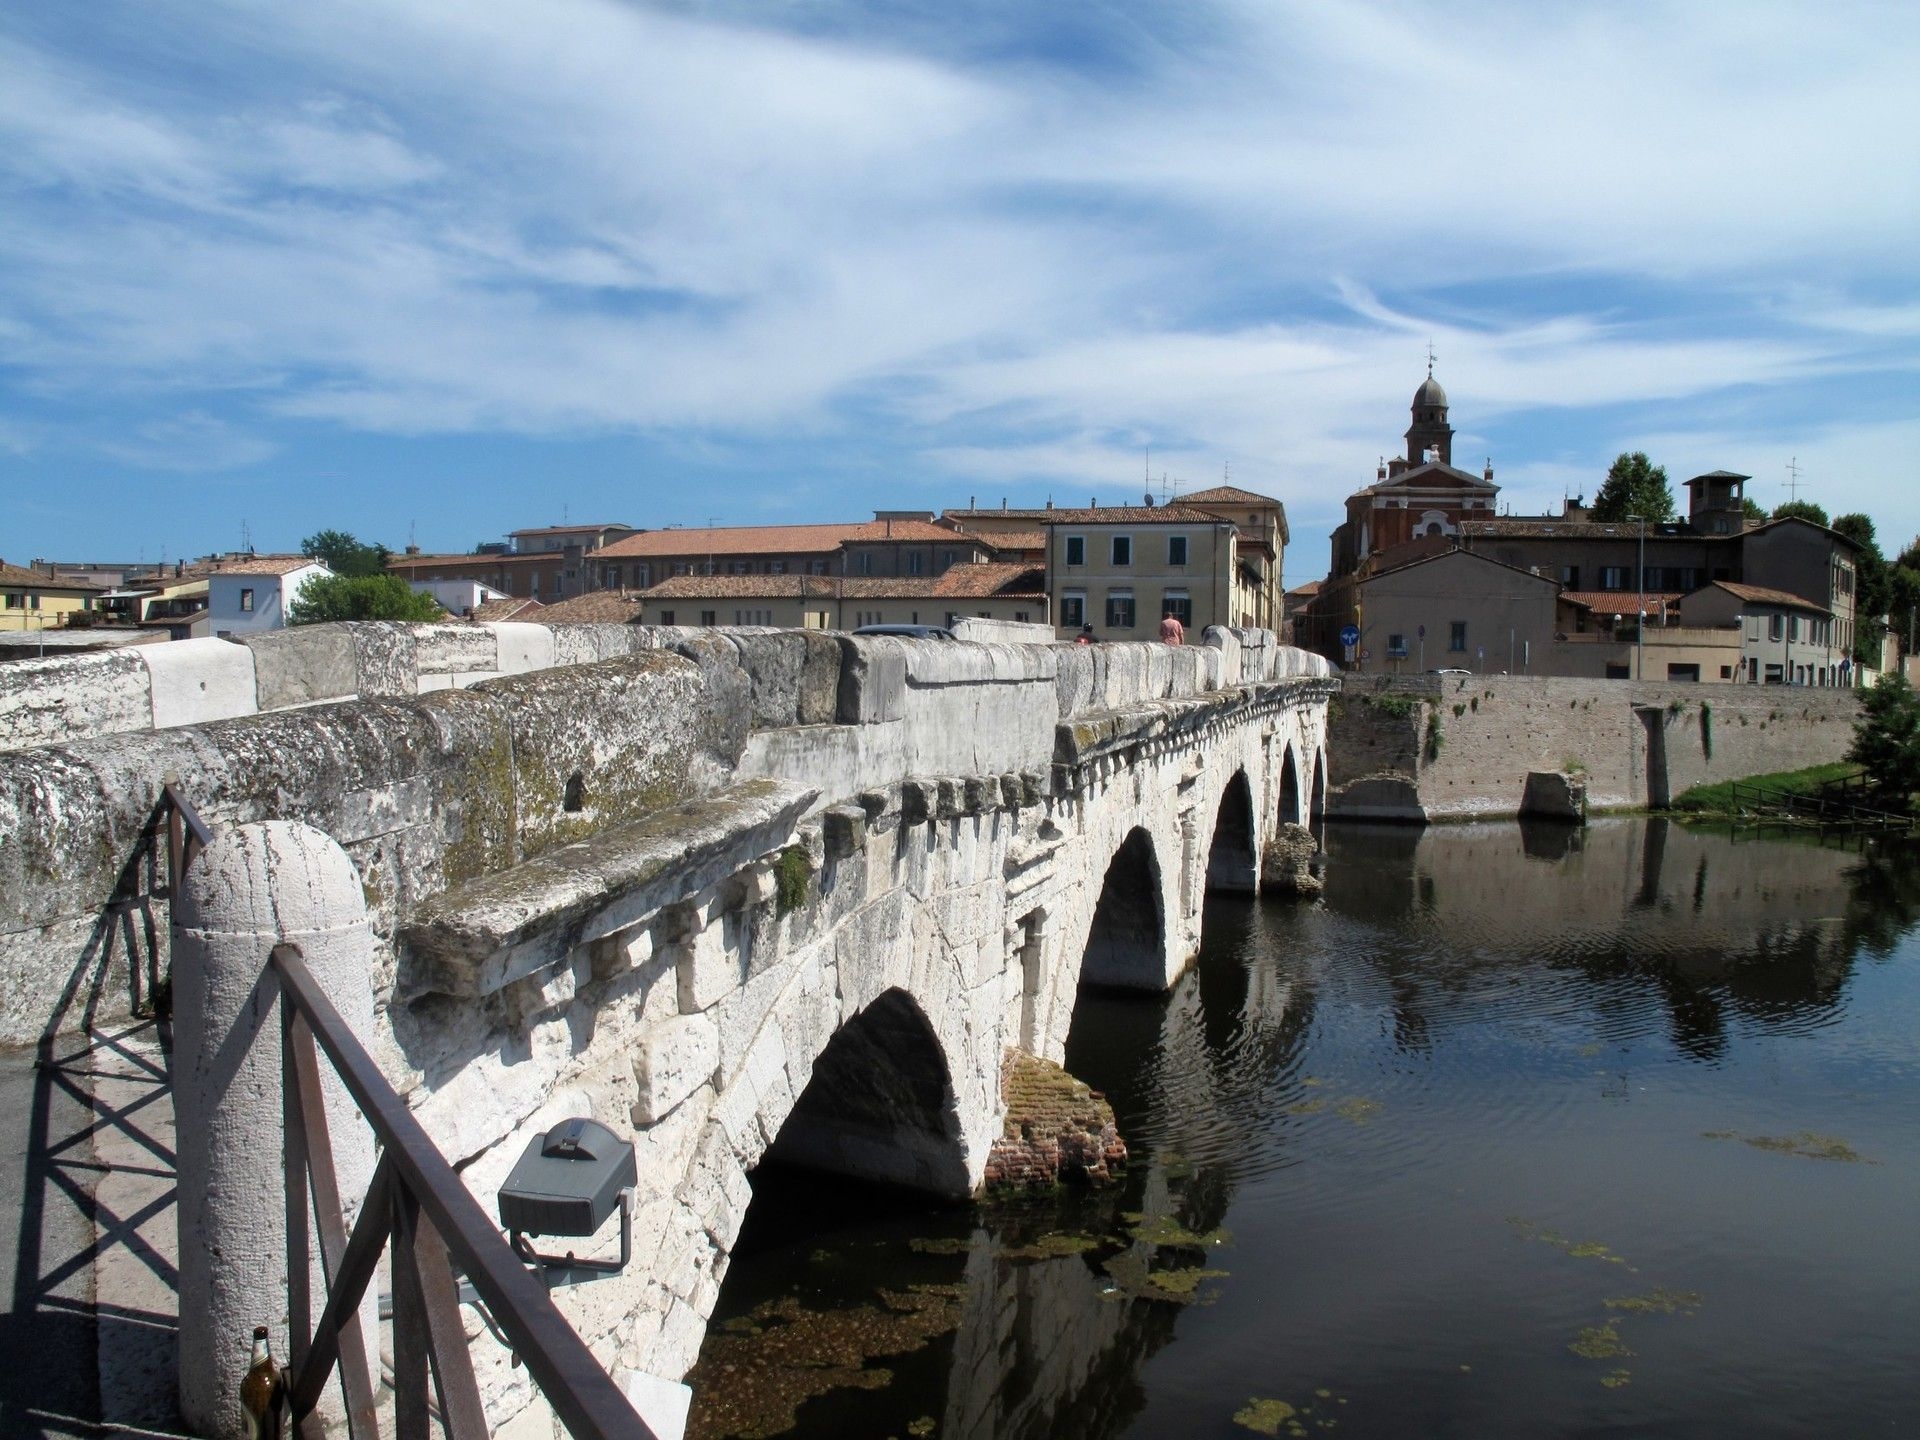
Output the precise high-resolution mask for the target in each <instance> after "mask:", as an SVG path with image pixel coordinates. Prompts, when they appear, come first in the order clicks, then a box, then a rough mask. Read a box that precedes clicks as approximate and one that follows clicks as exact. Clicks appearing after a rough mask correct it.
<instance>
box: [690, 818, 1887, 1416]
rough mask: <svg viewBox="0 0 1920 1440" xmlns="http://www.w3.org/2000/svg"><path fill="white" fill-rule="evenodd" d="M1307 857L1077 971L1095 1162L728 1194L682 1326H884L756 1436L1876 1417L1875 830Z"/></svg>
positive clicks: (1880, 951)
mask: <svg viewBox="0 0 1920 1440" xmlns="http://www.w3.org/2000/svg"><path fill="white" fill-rule="evenodd" d="M1326 843H1327V848H1328V852H1329V865H1328V871H1327V879H1328V887H1327V891H1326V894H1325V896H1324V898H1323V900H1322V901H1321V902H1320V903H1317V904H1312V905H1293V904H1278V903H1274V904H1261V903H1255V902H1248V901H1240V900H1234V899H1225V900H1222V901H1219V902H1216V903H1212V904H1210V907H1209V911H1208V916H1207V930H1206V936H1205V946H1204V951H1203V956H1202V961H1201V963H1200V965H1199V966H1198V967H1196V968H1195V969H1194V970H1192V971H1190V972H1189V973H1188V974H1187V975H1185V976H1184V977H1183V978H1182V979H1181V981H1180V982H1179V984H1178V985H1176V986H1175V987H1174V989H1173V990H1172V992H1171V993H1169V994H1168V995H1166V996H1162V997H1140V996H1116V995H1113V994H1110V993H1104V992H1093V991H1090V992H1087V993H1085V994H1083V995H1082V996H1081V997H1080V999H1079V1002H1078V1004H1077V1006H1076V1009H1075V1016H1074V1024H1073V1030H1072V1033H1071V1036H1070V1037H1069V1041H1068V1055H1067V1060H1068V1065H1069V1068H1070V1069H1072V1070H1073V1071H1074V1072H1075V1073H1076V1074H1078V1075H1080V1076H1081V1077H1082V1078H1084V1079H1087V1080H1088V1081H1089V1082H1091V1083H1092V1084H1094V1085H1095V1086H1097V1087H1099V1088H1101V1089H1103V1090H1105V1091H1106V1092H1107V1093H1108V1095H1109V1097H1110V1098H1111V1099H1112V1100H1113V1102H1114V1105H1115V1109H1116V1112H1117V1113H1118V1116H1119V1119H1120V1124H1121V1127H1122V1130H1123V1133H1125V1134H1126V1135H1127V1137H1128V1140H1129V1144H1130V1146H1131V1148H1132V1151H1133V1155H1134V1157H1135V1164H1134V1166H1133V1168H1132V1170H1131V1171H1130V1172H1129V1174H1128V1175H1127V1177H1126V1179H1125V1181H1124V1183H1123V1184H1122V1185H1120V1186H1118V1187H1115V1188H1112V1189H1109V1190H1105V1191H1099V1192H1092V1193H1067V1194H1064V1195H1060V1196H1054V1197H1047V1198H1044V1199H1036V1200H1031V1201H1028V1202H1025V1203H1023V1204H1021V1205H1018V1206H1011V1207H1009V1206H1000V1207H987V1208H971V1209H963V1210H961V1211H957V1212H955V1211H929V1210H926V1209H924V1208H919V1207H918V1206H917V1205H916V1204H913V1203H909V1202H903V1203H902V1208H899V1209H897V1210H891V1211H884V1212H882V1213H878V1214H876V1213H873V1212H872V1211H865V1212H860V1211H857V1210H856V1209H855V1208H854V1207H855V1206H856V1205H858V1204H859V1203H860V1202H861V1200H862V1199H863V1192H860V1191H850V1190H844V1189H835V1188H834V1187H832V1186H830V1185H827V1184H825V1183H824V1182H821V1181H819V1180H818V1179H816V1178H812V1177H793V1176H788V1177H786V1179H785V1180H784V1181H780V1182H778V1183H780V1184H786V1185H789V1186H798V1187H799V1188H798V1191H797V1193H798V1195H799V1196H800V1198H799V1199H798V1200H795V1199H794V1198H793V1193H794V1192H783V1191H781V1190H779V1189H778V1185H777V1184H776V1183H775V1181H774V1180H771V1179H770V1180H768V1181H766V1182H764V1183H767V1184H768V1185H769V1186H770V1187H772V1188H770V1189H769V1192H768V1193H769V1197H770V1198H771V1199H772V1200H773V1204H772V1205H770V1206H767V1207H764V1210H763V1206H762V1204H761V1202H760V1201H759V1200H756V1203H755V1207H754V1213H753V1215H751V1216H750V1218H749V1232H750V1233H749V1235H748V1236H746V1237H743V1242H744V1243H743V1247H742V1250H741V1253H740V1255H739V1257H738V1259H737V1260H736V1264H735V1268H734V1272H733V1274H732V1275H731V1276H730V1277H729V1279H728V1282H727V1286H726V1289H725V1290H724V1291H723V1294H722V1299H721V1311H720V1314H719V1315H718V1316H717V1317H716V1319H717V1321H718V1322H720V1323H725V1322H726V1321H727V1320H728V1319H729V1318H732V1317H745V1316H750V1315H752V1314H756V1313H765V1311H766V1307H768V1306H770V1305H775V1304H779V1303H784V1304H788V1305H792V1304H793V1303H794V1301H795V1300H796V1299H797V1300H798V1302H799V1304H800V1305H802V1306H804V1307H807V1309H808V1310H809V1311H813V1310H818V1311H822V1312H827V1313H830V1314H840V1315H844V1316H847V1317H850V1318H849V1320H848V1324H849V1326H850V1327H851V1331H852V1333H862V1334H882V1335H893V1336H894V1337H895V1338H892V1339H887V1340H883V1341H879V1342H876V1343H884V1344H890V1345H894V1346H896V1347H906V1348H900V1349H896V1351H895V1352H894V1353H882V1352H878V1351H874V1352H869V1353H867V1355H866V1358H865V1367H866V1368H865V1372H864V1375H863V1377H862V1378H861V1379H860V1380H859V1382H858V1383H853V1384H841V1385H840V1386H839V1388H835V1389H833V1390H832V1391H831V1392H830V1393H827V1394H821V1395H819V1396H818V1398H815V1399H811V1400H807V1401H806V1402H805V1403H802V1404H800V1405H799V1408H798V1410H797V1419H798V1423H797V1428H796V1429H795V1431H794V1432H793V1433H796V1434H803V1435H867V1434H873V1435H907V1434H919V1435H925V1434H939V1435H950V1436H963V1437H977V1440H986V1437H1028V1436H1031V1437H1040V1436H1050V1435H1074V1436H1116V1435H1121V1434H1129V1435H1135V1434H1138V1435H1155V1436H1178V1437H1182V1440H1185V1437H1188V1436H1190V1435H1192V1434H1193V1433H1194V1431H1195V1430H1196V1429H1198V1430H1199V1431H1200V1432H1202V1433H1213V1434H1222V1435H1226V1434H1232V1433H1237V1432H1236V1431H1235V1430H1234V1428H1233V1424H1232V1416H1233V1415H1234V1413H1235V1412H1236V1411H1237V1410H1238V1409H1239V1408H1240V1407H1241V1406H1243V1405H1245V1404H1246V1403H1247V1402H1248V1401H1249V1400H1250V1399H1269V1400H1273V1401H1278V1402H1282V1403H1283V1404H1284V1405H1291V1406H1293V1407H1294V1408H1295V1410H1296V1412H1297V1413H1298V1414H1299V1415H1300V1416H1302V1417H1304V1421H1303V1423H1304V1426H1305V1428H1307V1429H1309V1430H1310V1431H1311V1430H1313V1429H1316V1428H1327V1429H1331V1428H1332V1425H1331V1424H1323V1423H1322V1422H1324V1421H1332V1420H1334V1417H1335V1416H1336V1415H1337V1423H1338V1425H1339V1431H1338V1436H1339V1440H1347V1437H1351V1436H1367V1435H1381V1436H1389V1435H1404V1434H1411V1433H1440V1434H1474V1435H1514V1436H1520V1435H1537V1434H1555V1433H1557V1434H1576V1433H1596V1432H1598V1431H1600V1430H1638V1431H1641V1432H1645V1433H1687V1434H1689V1435H1727V1436H1733V1435H1740V1436H1742V1437H1746V1436H1750V1435H1756V1434H1774V1435H1781V1436H1786V1435H1795V1434H1801V1433H1809V1432H1810V1431H1812V1430H1816V1429H1821V1428H1825V1429H1837V1430H1839V1431H1841V1432H1844V1433H1858V1432H1863V1431H1865V1430H1868V1429H1872V1428H1875V1427H1876V1426H1877V1427H1879V1428H1883V1429H1884V1428H1886V1425H1887V1424H1888V1422H1889V1421H1890V1420H1892V1419H1894V1418H1896V1417H1898V1416H1900V1415H1902V1414H1905V1413H1907V1411H1908V1409H1909V1408H1910V1407H1907V1406H1906V1403H1905V1402H1906V1401H1907V1400H1908V1399H1909V1398H1910V1396H1911V1393H1912V1387H1911V1384H1910V1383H1909V1381H1908V1379H1907V1378H1906V1377H1907V1373H1908V1372H1907V1364H1908V1361H1907V1357H1908V1356H1909V1355H1910V1353H1911V1352H1912V1350H1913V1349H1914V1348H1915V1347H1916V1346H1920V1298H1916V1297H1917V1296H1920V1286H1916V1285H1915V1284H1914V1283H1913V1282H1914V1280H1915V1279H1916V1278H1920V1133H1916V1131H1917V1130H1920V1119H1917V1118H1916V1117H1920V1103H1916V1102H1917V1101H1920V1067H1916V1063H1915V1057H1914V1046H1913V1027H1912V1015H1913V1014H1914V1012H1915V1010H1916V1008H1920V950H1917V948H1916V944H1915V940H1914V931H1915V926H1916V923H1917V922H1920V866H1916V865H1915V864H1914V863H1913V859H1914V852H1913V851H1911V850H1897V849H1891V848H1885V847H1879V846H1866V847H1859V846H1855V847H1851V848H1849V847H1846V846H1840V845H1833V844H1827V845H1822V844H1819V843H1808V837H1790V838H1788V839H1785V840H1782V839H1779V838H1766V839H1762V838H1758V837H1755V836H1753V835H1751V834H1750V833H1747V832H1740V833H1736V834H1731V835H1730V834H1727V833H1724V832H1723V833H1713V832H1704V831H1698V830H1690V829H1687V828H1684V827H1681V826H1678V825H1673V824H1669V823H1666V822H1664V821H1658V820H1608V821H1603V822H1600V823H1597V824H1595V825H1593V826H1591V827H1589V828H1588V829H1586V830H1583V831H1582V830H1569V829H1550V830H1549V829H1534V828H1531V827H1529V828H1527V829H1522V828H1521V827H1518V826H1511V825H1508V826H1475V827H1446V828H1434V829H1429V830H1426V831H1410V830H1404V829H1379V830H1375V829H1364V828H1356V827H1350V826H1349V827H1335V828H1333V829H1331V830H1330V831H1329V833H1328V836H1327V842H1326ZM1796 1137H1797V1138H1796ZM1730 1139H1731V1140H1743V1141H1745V1143H1744V1144H1731V1143H1727V1142H1728V1141H1729V1140H1730ZM1815 1142H1818V1143H1815ZM1849 1162H1851V1163H1849ZM1796 1167H1797V1168H1796ZM864 1198H865V1199H868V1200H870V1198H871V1195H870V1192H867V1193H865V1194H864ZM776 1213H777V1216H778V1218H777V1219H769V1218H766V1217H768V1216H772V1215H775V1214H776ZM1223 1227H1224V1228H1225V1229H1229V1230H1231V1231H1232V1232H1233V1238H1232V1241H1231V1243H1227V1244H1223V1245H1220V1246H1218V1247H1217V1248H1208V1247H1206V1246H1204V1245H1196V1244H1193V1243H1190V1242H1193V1241H1195V1240H1196V1239H1198V1238H1200V1237H1203V1236H1206V1235H1207V1233H1208V1232H1215V1231H1219V1230H1221V1229H1222V1228H1223ZM1214 1238H1221V1237H1218V1236H1216V1237H1214ZM1155 1275H1158V1276H1160V1277H1162V1278H1163V1279H1164V1280H1165V1281H1166V1284H1165V1285H1164V1286H1157V1285H1156V1284H1155V1283H1154V1279H1153V1277H1154V1276H1155ZM1196 1275H1198V1276H1204V1277H1205V1278H1202V1279H1198V1280H1197V1281H1194V1282H1192V1283H1191V1284H1190V1285H1189V1288H1188V1290H1187V1291H1186V1292H1185V1293H1184V1294H1180V1293H1178V1292H1177V1286H1178V1284H1180V1283H1184V1282H1182V1281H1181V1280H1180V1278H1179V1277H1182V1276H1196ZM916 1287H917V1288H916ZM909 1290H912V1291H913V1293H919V1294H939V1295H943V1296H952V1297H953V1300H952V1303H951V1305H950V1307H949V1308H948V1309H947V1310H945V1311H943V1312H941V1313H942V1316H943V1319H942V1321H941V1323H942V1325H944V1326H947V1327H948V1328H947V1329H945V1330H944V1331H943V1333H940V1334H938V1335H932V1336H928V1335H927V1334H926V1333H925V1331H926V1328H927V1327H926V1326H925V1325H924V1324H922V1325H920V1328H918V1329H914V1328H913V1327H906V1328H907V1329H908V1330H910V1331H911V1335H910V1339H911V1345H910V1346H909V1345H908V1343H907V1341H905V1340H901V1339H899V1338H898V1334H899V1332H901V1330H902V1327H901V1326H899V1325H887V1324H876V1323H875V1321H874V1318H873V1317H874V1312H875V1307H876V1305H878V1306H879V1307H880V1308H882V1309H884V1308H885V1306H886V1304H887V1303H888V1302H886V1301H885V1300H884V1299H883V1298H881V1299H877V1298H876V1297H884V1296H886V1295H887V1294H889V1293H891V1294H893V1295H895V1296H896V1297H897V1296H899V1295H900V1294H902V1293H904V1292H906V1291H909ZM1676 1295H1677V1296H1684V1297H1690V1298H1689V1300H1688V1304H1687V1305H1686V1306H1666V1305H1664V1302H1663V1299H1662V1297H1671V1296H1676ZM1145 1297H1153V1298H1145ZM1703 1297H1704V1298H1703ZM925 1313H926V1312H925V1311H924V1310H917V1311H914V1315H915V1316H916V1317H922V1316H924V1314H925ZM736 1333H738V1332H736ZM1176 1342H1177V1343H1176ZM1626 1352H1631V1353H1626ZM707 1363H708V1362H707V1360H706V1359H705V1358H703V1367H706V1366H707ZM692 1378H693V1379H694V1380H695V1383H696V1386H697V1387H701V1388H710V1387H718V1386H724V1385H726V1384H727V1383H728V1378H729V1377H728V1376H727V1375H725V1374H722V1373H719V1372H718V1371H717V1370H715V1371H708V1370H705V1369H704V1368H703V1371H700V1372H696V1374H695V1376H694V1377H692ZM1349 1399H1351V1404H1349V1403H1348V1401H1349ZM1336 1405H1337V1406H1339V1407H1341V1408H1339V1409H1338V1410H1337V1411H1336V1410H1335V1409H1334V1408H1333V1407H1334V1406H1336ZM1316 1406H1318V1407H1319V1409H1318V1410H1317V1411H1316V1410H1315V1408H1314V1407H1316ZM701 1413H702V1412H701V1410H700V1409H699V1408H698V1407H697V1409H696V1421H695V1426H694V1430H693V1433H694V1434H696V1435H705V1434H718V1433H722V1432H721V1431H720V1430H718V1429H715V1428H713V1427H712V1426H711V1425H710V1424H709V1425H707V1426H705V1428H703V1423H702V1419H701ZM740 1433H751V1431H750V1430H742V1431H741V1432H740ZM769 1433H770V1432H769Z"/></svg>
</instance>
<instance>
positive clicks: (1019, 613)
mask: <svg viewBox="0 0 1920 1440" xmlns="http://www.w3.org/2000/svg"><path fill="white" fill-rule="evenodd" d="M1013 623H1014V624H1016V625H1024V624H1026V623H1027V612H1026V611H1024V610H1016V611H1014V612H1013Z"/></svg>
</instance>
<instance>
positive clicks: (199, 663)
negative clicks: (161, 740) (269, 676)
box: [134, 640, 257, 730]
mask: <svg viewBox="0 0 1920 1440" xmlns="http://www.w3.org/2000/svg"><path fill="white" fill-rule="evenodd" d="M134 653H135V654H137V655H138V656H139V657H140V661H141V663H142V664H144V665H145V666H146V667H147V673H148V674H149V675H150V676H151V677H152V684H153V728H154V729H156V730H169V729H172V728H173V727H174V726H177V725H201V724H205V723H206V722H207V721H209V720H230V719H232V718H233V717H234V716H236V715H251V714H253V713H254V711H255V709H256V708H257V701H256V700H255V697H254V674H253V652H252V651H251V650H249V649H247V647H246V646H244V645H234V644H231V643H230V642H228V641H225V640H175V641H174V642H172V643H171V644H168V645H143V646H141V647H140V648H139V649H138V650H137V651H135V652H134Z"/></svg>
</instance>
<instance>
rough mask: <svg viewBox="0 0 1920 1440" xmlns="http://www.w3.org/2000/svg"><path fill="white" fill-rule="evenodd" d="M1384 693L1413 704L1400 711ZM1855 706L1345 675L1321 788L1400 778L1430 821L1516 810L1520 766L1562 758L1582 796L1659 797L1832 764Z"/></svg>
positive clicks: (1799, 693) (1627, 687) (1611, 687)
mask: <svg viewBox="0 0 1920 1440" xmlns="http://www.w3.org/2000/svg"><path fill="white" fill-rule="evenodd" d="M1383 699H1385V700H1387V701H1388V702H1389V703H1387V704H1382V703H1380V701H1381V700H1383ZM1395 701H1399V702H1407V701H1410V702H1413V708H1412V711H1411V713H1408V712H1407V711H1406V710H1405V709H1404V707H1403V705H1402V704H1396V703H1393V702H1395ZM1370 702H1371V703H1370ZM1858 713H1859V697H1858V694H1857V692H1854V691H1850V690H1819V689H1799V688H1788V687H1782V686H1751V685H1707V686H1703V685H1687V684H1671V685H1669V684H1645V685H1641V684H1631V683H1628V682H1623V681H1619V680H1577V679H1569V678H1539V677H1529V676H1519V675H1512V676H1466V675H1463V676H1453V675H1447V676H1418V677H1409V678H1406V679H1399V678H1386V677H1378V678H1366V677H1356V676H1348V677H1344V679H1343V681H1342V692H1341V696H1340V699H1339V702H1338V704H1337V705H1336V706H1335V707H1334V710H1333V714H1332V721H1331V723H1332V727H1333V729H1332V736H1331V739H1332V743H1331V745H1330V747H1329V748H1330V751H1331V753H1332V755H1333V764H1334V772H1333V778H1334V783H1335V784H1345V783H1348V782H1350V781H1352V780H1353V779H1355V778H1356V777H1359V776H1363V775H1369V774H1377V773H1381V772H1385V771H1391V772H1397V773H1401V774H1406V775H1409V776H1411V777H1412V778H1414V779H1415V780H1416V781H1417V784H1418V791H1419V803H1420V805H1421V806H1422V808H1424V810H1425V812H1426V814H1427V815H1428V816H1429V817H1431V818H1452V817H1468V816H1492V815H1514V814H1518V813H1519V808H1520V799H1521V796H1522V794H1523V792H1524V790H1525V786H1526V777H1527V772H1528V771H1529V770H1559V769H1563V768H1571V769H1575V770H1579V771H1582V772H1584V774H1585V776H1586V779H1587V786H1588V792H1587V793H1588V803H1589V805H1590V806H1592V807H1595V808H1599V809H1608V808H1612V809H1626V808H1636V807H1643V806H1648V805H1659V804H1664V803H1665V802H1666V801H1667V800H1668V799H1670V798H1672V797H1673V796H1675V795H1678V794H1680V793H1681V792H1682V791H1683V790H1685V789H1686V788H1688V787H1689V786H1691V785H1697V784H1702V783H1706V782H1710V781H1715V780H1727V779H1738V778H1741V777H1743V776H1748V775H1757V774H1765V773H1770V772H1774V771H1781V770H1795V769H1799V768H1802V767H1804V766H1809V765H1820V764H1828V763H1831V762H1834V761H1837V760H1840V759H1842V758H1843V757H1844V755H1845V752H1846V749H1847V746H1848V744H1849V743H1850V741H1851V739H1852V733H1853V722H1854V719H1855V717H1856V716H1857V715H1858ZM1430 737H1433V738H1437V741H1438V746H1437V751H1436V750H1435V749H1434V747H1433V746H1432V745H1431V744H1430ZM1337 811H1338V807H1337V804H1336V813H1337Z"/></svg>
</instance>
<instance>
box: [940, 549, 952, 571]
mask: <svg viewBox="0 0 1920 1440" xmlns="http://www.w3.org/2000/svg"><path fill="white" fill-rule="evenodd" d="M952 566H953V551H951V550H942V551H941V552H940V568H941V569H942V570H947V569H951V568H952Z"/></svg>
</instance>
